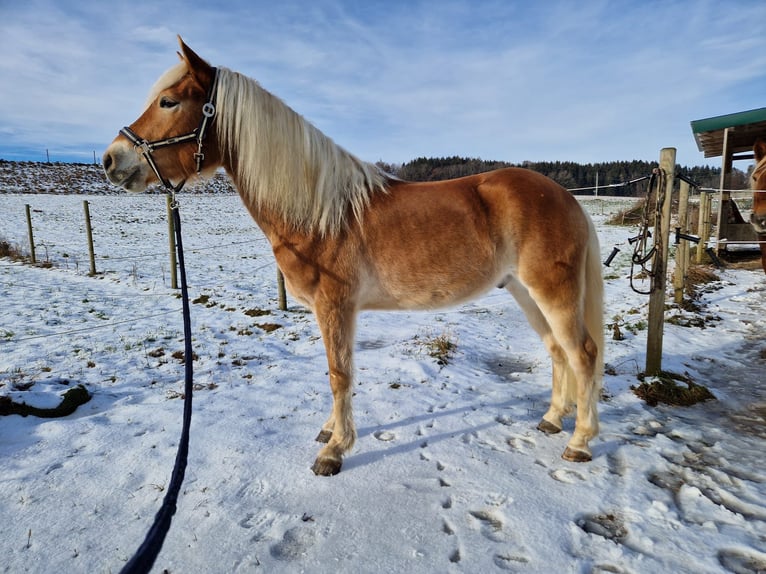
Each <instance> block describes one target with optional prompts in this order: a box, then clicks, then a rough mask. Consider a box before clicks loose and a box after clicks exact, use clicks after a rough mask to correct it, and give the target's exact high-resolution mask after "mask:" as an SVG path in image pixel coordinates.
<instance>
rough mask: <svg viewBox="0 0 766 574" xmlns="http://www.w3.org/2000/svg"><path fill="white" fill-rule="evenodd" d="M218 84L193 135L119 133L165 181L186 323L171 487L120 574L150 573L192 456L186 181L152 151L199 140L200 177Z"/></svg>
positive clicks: (216, 76)
mask: <svg viewBox="0 0 766 574" xmlns="http://www.w3.org/2000/svg"><path fill="white" fill-rule="evenodd" d="M217 84H218V69H217V68H216V69H215V77H214V79H213V82H212V84H211V86H210V90H209V92H208V96H207V101H206V103H205V104H204V105H203V106H202V120H201V122H200V125H199V127H198V128H197V129H195V130H194V131H193V132H190V133H188V134H185V135H182V136H176V137H170V138H165V139H162V140H157V141H153V142H149V141H147V140H145V139H143V138H141V137H140V136H138V135H137V134H136V133H135V132H133V130H131V129H130V128H128V127H124V128H122V129H121V130H120V133H121V134H122V135H124V136H125V137H126V138H128V140H130V141H131V142H132V143H133V145H134V146H135V147H136V148H140V150H141V153H142V155H143V156H144V158H145V159H146V161H147V163H148V164H149V165H150V166H151V168H152V170H154V173H155V174H156V175H157V178H158V179H159V180H160V182H162V185H163V186H164V187H165V189H166V191H167V193H168V194H169V195H170V198H171V202H170V203H171V208H172V209H171V212H172V216H173V226H174V228H175V237H176V252H177V257H178V268H179V271H180V276H181V302H182V309H183V323H184V371H185V374H184V411H183V424H182V428H181V438H180V440H179V442H178V452H177V453H176V460H175V464H174V466H173V473H172V474H171V476H170V484H169V485H168V490H167V494H166V495H165V499H164V500H163V501H162V506H161V507H160V509H159V511H158V512H157V514H156V515H155V517H154V523H153V524H152V526H151V528H150V529H149V532H148V533H147V534H146V538H145V539H144V542H143V543H142V544H141V546H140V547H139V548H138V550H136V553H135V554H134V555H133V557H132V558H131V559H130V561H129V562H128V563H127V564H126V565H125V567H124V568H123V569H122V570H121V571H120V572H121V574H145V573H148V572H149V571H150V570H151V568H152V566H153V565H154V562H155V560H156V559H157V556H158V555H159V553H160V550H162V544H163V542H164V541H165V536H166V535H167V533H168V530H170V523H171V521H172V519H173V515H174V514H175V513H176V507H177V502H178V495H179V493H180V491H181V485H182V484H183V480H184V475H185V473H186V464H187V459H188V455H189V429H190V427H191V414H192V391H193V384H192V383H193V366H192V363H193V360H194V359H193V357H194V351H193V349H192V343H191V341H192V335H191V313H190V310H189V290H188V286H187V283H186V267H185V265H184V252H183V240H182V237H181V216H180V214H179V210H178V202H177V201H176V197H175V194H176V193H178V192H179V191H180V190H181V188H183V186H184V184H185V183H186V180H185V179H184V180H182V181H181V182H180V183H179V184H178V185H176V186H174V185H173V184H171V183H170V181H169V180H167V179H165V178H164V177H162V174H161V173H160V170H159V168H158V166H157V164H156V163H155V161H154V158H153V157H152V152H153V151H155V150H157V149H159V148H162V147H167V146H170V145H174V144H179V143H185V142H188V141H192V140H196V141H197V153H195V154H194V159H195V161H196V163H197V174H198V175H199V173H200V171H201V169H202V162H203V161H204V159H205V154H204V153H203V152H202V148H203V143H204V140H205V136H206V135H207V130H208V128H209V126H210V123H211V122H212V121H213V118H214V117H215V113H216V109H215V91H216V88H217Z"/></svg>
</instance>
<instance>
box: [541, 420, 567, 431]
mask: <svg viewBox="0 0 766 574" xmlns="http://www.w3.org/2000/svg"><path fill="white" fill-rule="evenodd" d="M537 430H539V431H543V432H544V433H545V434H556V433H560V432H561V429H560V428H559V427H557V426H556V425H554V424H553V423H549V422H548V421H546V420H545V419H543V420H541V421H540V424H539V425H537Z"/></svg>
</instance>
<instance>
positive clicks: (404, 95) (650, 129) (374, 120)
mask: <svg viewBox="0 0 766 574" xmlns="http://www.w3.org/2000/svg"><path fill="white" fill-rule="evenodd" d="M763 22H766V2H764V1H763V0H731V1H727V2H720V0H713V1H705V0H700V1H672V0H671V1H667V0H665V1H656V2H655V1H635V2H631V1H627V0H626V1H583V2H571V1H566V0H550V1H549V0H541V1H539V2H528V1H525V0H524V1H521V0H519V1H517V0H496V1H495V0H487V1H484V0H479V1H471V0H422V1H406V2H405V1H397V0H389V1H385V2H382V1H381V2H379V1H375V0H370V1H365V2H357V1H350V0H349V1H343V0H313V1H311V2H296V1H292V0H280V1H279V2H274V1H273V0H269V1H268V2H266V1H261V0H228V1H227V2H225V3H217V2H204V3H203V2H197V1H185V2H181V1H178V0H164V1H162V2H156V1H147V0H133V1H131V2H122V1H121V2H110V1H105V0H99V1H98V2H96V1H91V0H76V1H74V0H60V1H53V0H29V1H25V2H17V1H15V0H0V54H2V57H1V58H0V159H6V160H32V161H46V159H48V158H50V161H75V162H92V161H94V157H95V158H96V159H97V160H98V161H100V157H101V154H102V153H103V150H104V149H105V148H106V146H107V145H108V144H109V143H110V142H111V141H112V139H113V138H114V137H115V136H116V135H117V132H118V130H119V129H120V128H121V127H122V126H124V125H128V124H130V123H132V122H133V121H134V120H135V119H136V118H137V117H138V115H139V114H140V113H141V111H142V108H143V105H144V102H145V99H146V95H147V94H148V92H149V89H150V88H151V86H152V85H153V83H154V82H155V80H156V79H157V78H158V77H159V76H160V75H161V74H162V73H163V72H164V71H165V70H166V69H168V68H170V67H171V66H173V65H174V64H175V63H176V62H177V61H178V60H177V56H176V54H175V52H176V50H177V48H178V44H177V40H176V36H177V35H181V36H182V37H183V39H184V40H185V41H186V43H187V44H188V45H189V46H190V47H191V48H192V49H194V50H195V51H196V52H197V53H198V54H199V55H200V56H202V57H203V58H205V59H206V60H208V61H209V62H210V63H211V64H213V65H221V66H225V67H227V68H230V69H232V70H235V71H238V72H241V73H243V74H245V75H247V76H250V77H252V78H255V79H257V80H258V81H259V83H260V84H261V85H262V86H263V87H264V88H265V89H267V90H269V91H270V92H272V93H274V94H276V95H277V96H279V97H280V98H281V99H282V100H283V101H285V102H286V103H287V104H288V105H289V106H290V107H292V108H293V109H294V110H296V111H297V112H299V113H300V114H301V115H303V116H304V117H305V118H306V119H308V120H309V121H310V122H311V123H313V124H314V125H315V126H317V127H318V128H319V129H320V130H322V131H323V132H324V133H325V134H326V135H328V136H330V137H331V138H332V139H333V140H334V141H335V142H336V143H338V144H340V145H341V146H343V147H344V148H346V149H347V150H349V151H351V152H352V153H354V154H356V155H357V156H359V157H360V158H361V159H363V160H367V161H372V162H375V161H383V162H386V163H392V164H400V163H406V162H408V161H410V160H412V159H415V158H418V157H445V156H453V155H457V156H463V157H478V158H482V159H485V160H500V161H508V162H512V163H522V162H524V161H575V162H579V163H598V162H606V161H621V160H633V159H638V160H646V161H657V159H658V158H659V152H660V150H661V148H663V147H675V148H676V149H677V162H678V163H679V164H681V165H688V166H692V165H714V166H718V165H720V159H717V158H710V159H706V158H704V156H703V154H702V152H700V151H699V150H698V149H697V146H696V143H695V141H694V138H693V136H692V132H691V128H690V121H692V120H697V119H702V118H709V117H713V116H718V115H723V114H730V113H736V112H740V111H746V110H751V109H755V108H761V107H766V33H764V30H763Z"/></svg>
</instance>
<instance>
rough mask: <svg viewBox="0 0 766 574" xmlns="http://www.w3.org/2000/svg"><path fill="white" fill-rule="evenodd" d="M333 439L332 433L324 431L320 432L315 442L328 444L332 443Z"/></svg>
mask: <svg viewBox="0 0 766 574" xmlns="http://www.w3.org/2000/svg"><path fill="white" fill-rule="evenodd" d="M331 438H332V431H329V430H324V429H322V430H321V431H319V434H318V435H317V437H316V438H315V439H314V440H316V441H317V442H323V443H324V444H327V443H328V442H330V439H331Z"/></svg>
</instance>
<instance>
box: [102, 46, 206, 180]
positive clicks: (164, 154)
mask: <svg viewBox="0 0 766 574" xmlns="http://www.w3.org/2000/svg"><path fill="white" fill-rule="evenodd" d="M178 41H179V44H180V46H181V52H179V54H178V55H179V56H180V58H181V62H180V63H179V64H178V65H176V66H175V67H173V68H171V69H170V70H168V71H167V72H166V73H165V74H164V75H163V76H162V77H161V78H160V79H159V80H158V81H157V83H156V84H155V85H154V87H153V88H152V90H151V92H150V94H149V97H148V99H147V103H146V107H145V109H144V112H143V114H141V116H140V117H139V118H138V119H137V120H136V121H135V122H133V123H132V124H131V125H130V126H128V128H124V129H123V130H122V131H121V132H120V135H118V136H117V137H116V138H115V139H114V141H112V143H111V144H110V145H109V147H108V148H107V149H106V152H104V157H103V165H104V171H105V172H106V176H107V178H108V179H109V181H111V182H112V183H114V184H116V185H119V186H121V187H124V188H125V189H127V190H128V191H133V192H141V191H144V190H145V189H146V188H147V186H149V185H151V184H153V183H157V182H159V181H160V177H159V175H160V174H161V177H162V178H163V179H164V180H165V182H167V183H170V184H172V185H174V186H176V185H178V184H179V183H181V182H185V181H186V180H187V179H189V178H190V177H192V176H194V175H195V174H197V173H198V168H201V169H202V170H203V172H204V173H205V174H212V173H213V172H214V171H215V170H216V168H217V167H218V166H219V165H220V153H219V152H218V146H217V145H216V142H215V139H216V135H215V130H203V131H204V132H205V133H204V134H203V135H204V141H203V139H202V138H198V137H197V135H198V134H199V132H200V128H201V125H202V120H203V118H204V114H203V106H205V104H206V103H207V101H208V99H207V98H208V96H209V92H210V91H211V85H212V84H213V81H214V77H215V69H214V68H212V67H211V66H210V65H209V64H208V63H207V62H205V61H204V60H202V58H200V57H199V56H198V55H197V54H195V53H194V52H193V51H192V50H191V49H190V48H189V47H188V46H187V45H186V44H185V43H184V42H183V40H181V38H180V36H179V38H178ZM210 120H211V121H212V117H210ZM179 136H183V137H179ZM175 138H178V139H179V140H180V141H175ZM203 147H204V151H203ZM147 152H149V153H148V154H147ZM197 154H201V155H202V156H203V157H204V161H203V162H199V163H198V159H197V157H198V155H197ZM148 155H151V160H150V161H153V162H154V164H155V166H152V165H151V164H150V162H149V161H147V156H148ZM163 183H164V182H163Z"/></svg>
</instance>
